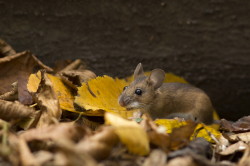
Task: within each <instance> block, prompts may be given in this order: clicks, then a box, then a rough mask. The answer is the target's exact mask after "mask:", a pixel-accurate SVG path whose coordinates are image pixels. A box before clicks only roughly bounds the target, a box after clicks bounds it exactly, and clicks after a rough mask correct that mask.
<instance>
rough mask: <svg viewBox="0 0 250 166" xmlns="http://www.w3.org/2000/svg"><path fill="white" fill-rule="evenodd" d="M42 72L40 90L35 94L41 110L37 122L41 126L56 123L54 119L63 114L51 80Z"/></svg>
mask: <svg viewBox="0 0 250 166" xmlns="http://www.w3.org/2000/svg"><path fill="white" fill-rule="evenodd" d="M41 74H42V75H41V82H40V84H39V87H38V90H37V92H36V93H34V94H33V96H34V100H35V101H36V103H37V104H38V106H39V108H40V110H41V117H40V119H39V121H38V124H37V125H38V126H39V127H40V126H44V125H49V124H51V123H54V122H55V121H54V120H59V119H60V117H61V114H62V111H61V108H60V106H59V101H58V98H57V96H56V92H55V91H54V89H53V87H52V83H51V81H50V80H49V78H48V76H47V75H46V74H45V73H44V72H42V73H41Z"/></svg>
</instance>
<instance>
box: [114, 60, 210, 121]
mask: <svg viewBox="0 0 250 166" xmlns="http://www.w3.org/2000/svg"><path fill="white" fill-rule="evenodd" d="M164 80H165V71H164V70H162V69H154V70H152V71H151V73H150V75H149V76H145V74H144V71H143V67H142V64H141V63H139V64H138V65H137V66H136V68H135V70H134V80H133V81H132V82H131V83H130V84H129V85H128V86H125V87H124V89H123V92H122V93H121V95H120V96H119V98H118V103H119V104H120V106H122V107H125V108H126V109H127V110H134V109H137V110H139V116H141V115H142V114H144V113H147V114H149V115H150V116H151V118H152V119H166V118H167V119H172V118H182V119H184V120H193V121H196V122H202V123H205V124H211V123H213V111H214V108H213V105H212V102H211V100H210V98H209V96H208V95H207V94H206V93H205V92H204V91H203V90H201V89H199V88H197V87H195V86H192V85H190V84H187V83H164ZM137 115H138V112H137Z"/></svg>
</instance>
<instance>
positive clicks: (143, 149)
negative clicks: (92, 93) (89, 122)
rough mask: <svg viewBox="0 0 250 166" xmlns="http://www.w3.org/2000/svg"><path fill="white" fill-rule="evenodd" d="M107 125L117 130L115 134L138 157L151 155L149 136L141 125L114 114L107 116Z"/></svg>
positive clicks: (107, 114)
mask: <svg viewBox="0 0 250 166" xmlns="http://www.w3.org/2000/svg"><path fill="white" fill-rule="evenodd" d="M105 123H106V124H111V126H113V127H114V128H115V133H116V134H117V135H118V137H119V138H120V140H121V142H122V143H123V144H125V145H126V146H127V148H128V150H129V152H131V153H133V154H137V155H147V154H148V153H149V150H150V149H149V139H148V136H147V134H146V132H145V131H144V130H143V128H142V127H141V126H140V125H139V124H137V123H136V122H134V121H129V120H126V119H123V118H122V117H120V116H118V115H115V114H112V113H106V114H105Z"/></svg>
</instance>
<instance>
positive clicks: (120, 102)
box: [118, 96, 126, 107]
mask: <svg viewBox="0 0 250 166" xmlns="http://www.w3.org/2000/svg"><path fill="white" fill-rule="evenodd" d="M118 103H119V104H120V106H122V107H125V106H126V102H125V101H124V98H123V97H122V96H120V97H119V100H118Z"/></svg>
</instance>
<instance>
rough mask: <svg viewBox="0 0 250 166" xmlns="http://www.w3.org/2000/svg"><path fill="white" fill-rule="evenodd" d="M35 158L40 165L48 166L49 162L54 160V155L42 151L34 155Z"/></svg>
mask: <svg viewBox="0 0 250 166" xmlns="http://www.w3.org/2000/svg"><path fill="white" fill-rule="evenodd" d="M34 157H35V160H36V162H37V163H38V164H39V165H46V163H47V162H49V161H51V160H53V158H54V154H53V153H51V152H49V151H45V150H40V151H38V152H36V153H34Z"/></svg>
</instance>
